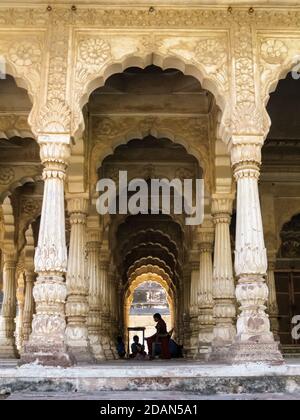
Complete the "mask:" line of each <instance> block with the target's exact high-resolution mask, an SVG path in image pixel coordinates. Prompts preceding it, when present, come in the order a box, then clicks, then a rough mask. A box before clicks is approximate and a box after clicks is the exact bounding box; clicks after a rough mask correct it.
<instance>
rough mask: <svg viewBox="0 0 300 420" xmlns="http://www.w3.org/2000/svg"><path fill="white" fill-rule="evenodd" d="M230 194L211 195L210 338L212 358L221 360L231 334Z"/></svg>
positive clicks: (233, 293)
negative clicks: (211, 333) (213, 243)
mask: <svg viewBox="0 0 300 420" xmlns="http://www.w3.org/2000/svg"><path fill="white" fill-rule="evenodd" d="M232 201H233V198H232V197H228V196H224V197H220V196H215V197H214V198H213V202H212V214H213V217H214V224H215V248H214V265H213V297H214V302H215V307H214V318H215V323H216V325H215V327H214V338H213V353H212V358H214V359H219V360H221V359H223V358H224V357H225V354H226V352H227V351H228V348H229V346H230V345H231V344H232V342H233V340H234V338H235V335H236V329H235V317H236V304H235V285H234V277H233V265H232V253H231V242H230V230H229V226H230V220H231V213H232Z"/></svg>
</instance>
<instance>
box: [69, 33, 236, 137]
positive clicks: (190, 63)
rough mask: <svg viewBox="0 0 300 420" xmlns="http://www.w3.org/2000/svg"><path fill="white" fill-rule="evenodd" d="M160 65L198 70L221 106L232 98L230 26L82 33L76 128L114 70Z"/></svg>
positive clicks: (76, 74) (75, 95)
mask: <svg viewBox="0 0 300 420" xmlns="http://www.w3.org/2000/svg"><path fill="white" fill-rule="evenodd" d="M151 64H154V65H157V66H159V67H161V68H162V69H167V68H176V69H178V70H180V71H182V72H183V73H184V74H186V75H190V76H194V77H195V78H196V79H198V80H199V82H200V83H201V85H202V87H203V88H204V89H207V90H209V91H210V92H211V93H212V94H213V95H214V96H215V99H216V103H217V105H218V106H219V107H220V109H221V110H222V111H224V109H225V107H226V106H227V104H228V103H229V48H228V32H227V31H220V32H218V34H209V35H207V32H205V33H203V34H201V35H199V34H198V35H190V36H183V35H181V36H180V37H179V36H176V35H164V34H161V35H158V34H157V35H153V32H149V33H146V32H145V33H143V34H141V33H139V34H129V33H128V32H126V33H124V34H115V35H112V34H110V36H109V37H108V36H107V34H105V33H103V34H100V33H99V32H97V33H95V34H93V35H91V34H82V33H81V34H80V33H79V34H77V39H76V54H75V57H74V66H73V68H74V71H73V82H74V91H73V93H72V110H73V121H72V134H73V136H74V137H77V136H78V135H79V136H80V135H81V134H82V132H83V129H84V119H83V115H82V108H83V106H84V105H85V104H86V103H87V101H88V98H89V96H90V94H91V93H92V92H93V91H94V90H95V89H96V88H98V87H101V86H103V85H104V83H105V81H106V80H107V79H108V78H109V77H110V76H111V75H112V74H114V73H119V72H123V71H124V70H125V69H126V68H128V67H133V66H134V67H140V68H145V67H147V66H148V65H151Z"/></svg>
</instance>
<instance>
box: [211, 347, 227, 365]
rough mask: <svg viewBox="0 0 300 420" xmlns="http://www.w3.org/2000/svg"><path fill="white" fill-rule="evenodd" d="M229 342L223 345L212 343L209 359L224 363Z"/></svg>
mask: <svg viewBox="0 0 300 420" xmlns="http://www.w3.org/2000/svg"><path fill="white" fill-rule="evenodd" d="M230 346H231V343H230V344H224V345H212V349H211V354H210V356H209V361H211V362H219V363H226V362H228V357H229V349H230Z"/></svg>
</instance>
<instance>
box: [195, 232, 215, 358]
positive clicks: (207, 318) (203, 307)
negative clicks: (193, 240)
mask: <svg viewBox="0 0 300 420" xmlns="http://www.w3.org/2000/svg"><path fill="white" fill-rule="evenodd" d="M213 243H214V229H213V228H210V227H207V228H206V227H203V228H201V229H200V235H199V250H200V266H199V288H198V306H199V315H198V323H199V328H200V331H199V354H198V358H201V359H205V360H207V359H208V358H209V356H210V353H211V345H212V340H213V330H214V316H213V314H214V300H213V262H212V253H213Z"/></svg>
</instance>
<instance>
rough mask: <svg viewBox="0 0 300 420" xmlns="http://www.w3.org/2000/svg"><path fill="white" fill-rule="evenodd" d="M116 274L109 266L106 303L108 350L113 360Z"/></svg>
mask: <svg viewBox="0 0 300 420" xmlns="http://www.w3.org/2000/svg"><path fill="white" fill-rule="evenodd" d="M115 293H116V274H115V270H114V267H113V266H110V269H109V272H108V302H109V311H108V313H109V332H110V334H109V337H110V348H111V351H112V353H113V355H114V358H115V359H117V357H118V355H117V350H116V337H117V329H116V314H117V310H118V308H117V307H116V299H115Z"/></svg>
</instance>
